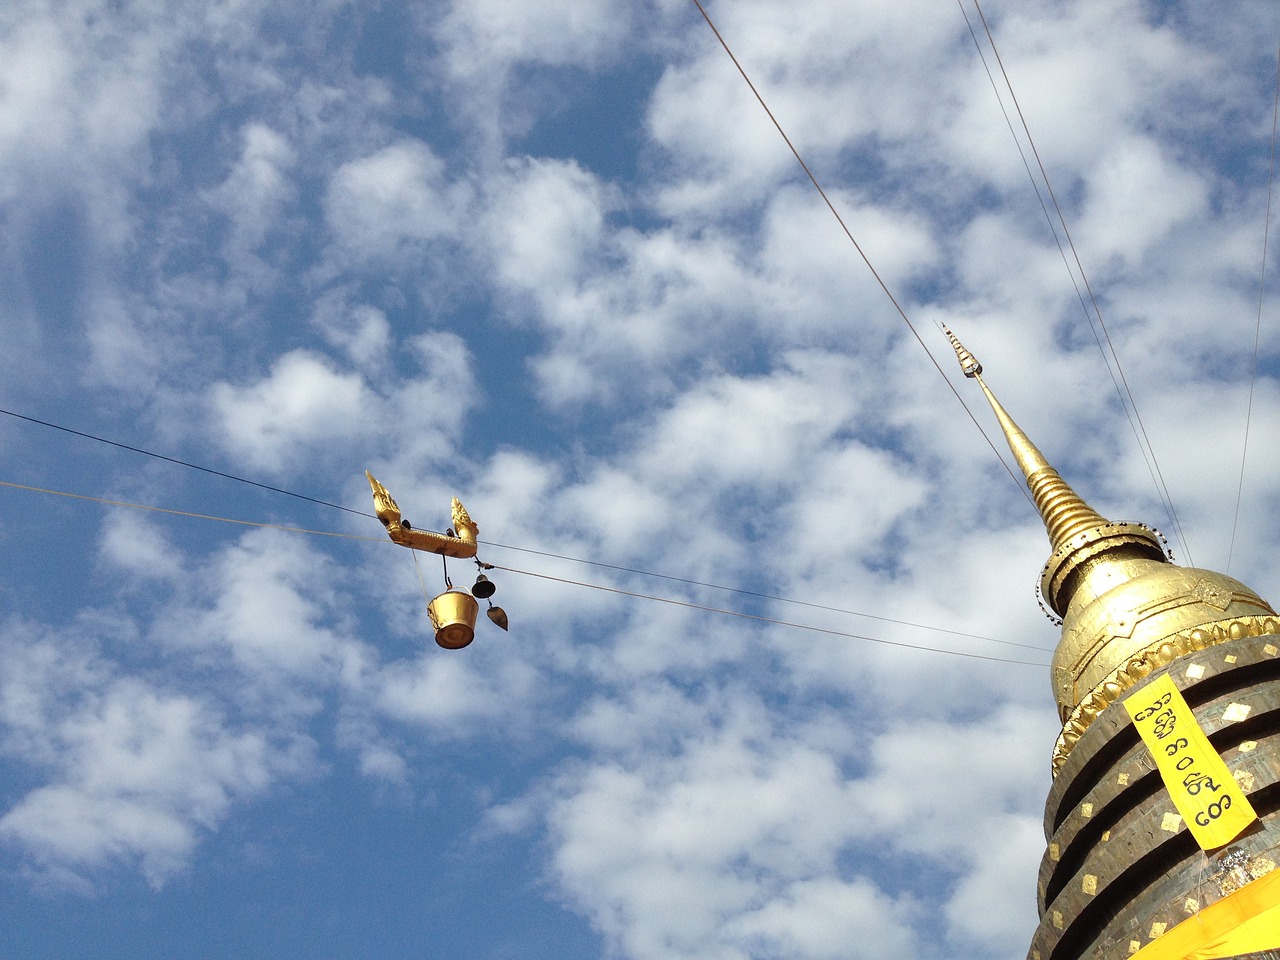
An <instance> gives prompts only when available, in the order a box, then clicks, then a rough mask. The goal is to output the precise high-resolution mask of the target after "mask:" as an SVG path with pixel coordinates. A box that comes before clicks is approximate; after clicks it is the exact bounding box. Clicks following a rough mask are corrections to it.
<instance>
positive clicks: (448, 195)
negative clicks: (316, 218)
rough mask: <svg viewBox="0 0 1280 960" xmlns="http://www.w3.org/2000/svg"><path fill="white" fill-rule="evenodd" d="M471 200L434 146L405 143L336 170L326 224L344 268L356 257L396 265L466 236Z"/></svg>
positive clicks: (406, 141)
mask: <svg viewBox="0 0 1280 960" xmlns="http://www.w3.org/2000/svg"><path fill="white" fill-rule="evenodd" d="M467 201H468V190H467V189H466V187H465V186H462V185H459V184H451V183H449V182H448V181H447V178H446V176H445V168H444V164H443V163H441V161H440V160H439V158H437V157H436V156H435V154H434V153H433V152H432V151H431V148H430V147H428V146H427V145H426V144H425V143H422V142H421V141H416V140H403V141H400V142H398V143H393V144H391V145H390V146H387V147H384V148H383V149H381V150H379V151H377V152H375V153H372V154H369V155H367V156H364V157H360V158H359V159H356V160H351V161H349V162H348V163H346V164H344V165H343V166H342V167H340V168H339V169H338V170H337V171H335V173H334V174H333V179H332V181H331V183H330V185H329V190H328V193H327V195H326V198H325V219H326V221H327V223H328V225H329V230H330V232H331V233H332V235H333V237H334V240H335V242H336V243H337V245H338V249H339V256H341V257H342V258H343V260H344V265H345V262H346V261H348V260H349V259H350V258H355V259H356V260H357V261H365V262H383V263H390V264H396V263H399V262H400V261H401V260H403V259H406V258H410V259H411V258H414V257H416V256H420V255H421V249H422V245H423V244H425V243H428V242H430V241H435V240H440V239H441V238H445V237H452V236H456V235H458V234H459V233H461V231H462V227H463V224H464V223H465V221H466V205H467Z"/></svg>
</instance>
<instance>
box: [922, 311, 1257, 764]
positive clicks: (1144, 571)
mask: <svg viewBox="0 0 1280 960" xmlns="http://www.w3.org/2000/svg"><path fill="white" fill-rule="evenodd" d="M943 332H944V333H946V335H947V339H948V340H950V341H951V346H952V347H953V348H954V350H955V352H956V358H957V359H958V360H959V361H960V368H961V369H962V370H963V371H964V375H965V376H966V377H969V378H970V379H973V380H977V381H978V385H979V386H980V387H981V388H982V392H983V393H984V394H985V395H986V398H987V402H988V403H989V404H990V405H991V409H992V411H993V412H994V413H995V416H996V420H997V421H999V423H1000V428H1001V430H1002V431H1003V432H1004V435H1005V439H1006V440H1007V441H1008V443H1009V449H1010V450H1011V451H1012V452H1013V456H1014V459H1015V460H1016V461H1017V464H1018V467H1019V469H1021V471H1022V475H1023V476H1024V477H1025V478H1026V481H1027V488H1028V489H1029V490H1030V491H1031V496H1032V499H1033V501H1034V502H1035V505H1036V509H1037V510H1038V511H1039V512H1040V517H1041V519H1042V520H1043V521H1044V525H1045V531H1046V532H1047V533H1048V536H1049V543H1050V546H1051V549H1052V553H1051V555H1050V557H1049V560H1048V562H1047V563H1045V565H1044V569H1043V571H1042V572H1041V576H1040V592H1041V595H1042V596H1043V597H1044V600H1045V602H1046V603H1047V604H1048V605H1049V606H1050V607H1051V608H1052V609H1053V610H1054V612H1055V613H1057V614H1058V616H1060V617H1061V618H1062V639H1061V641H1060V642H1059V643H1058V647H1057V649H1056V650H1055V651H1054V655H1053V689H1054V696H1055V697H1056V699H1057V701H1058V709H1059V715H1060V716H1061V717H1062V720H1063V732H1062V736H1061V737H1060V738H1059V741H1058V746H1057V748H1056V749H1055V751H1054V771H1055V773H1056V772H1057V770H1058V768H1059V767H1060V766H1061V764H1062V763H1063V761H1064V760H1065V759H1066V756H1067V753H1068V752H1069V751H1070V749H1071V747H1072V745H1073V744H1074V743H1075V742H1076V740H1078V739H1079V737H1080V735H1081V734H1082V733H1083V732H1084V730H1085V729H1087V727H1088V726H1089V724H1090V723H1091V722H1092V721H1093V719H1094V718H1095V717H1096V716H1097V715H1098V714H1099V713H1100V712H1101V711H1102V710H1103V709H1105V708H1106V707H1107V705H1109V704H1110V703H1112V702H1113V701H1115V700H1116V699H1117V698H1118V697H1119V696H1120V694H1121V693H1123V692H1124V690H1125V689H1127V688H1128V687H1129V686H1131V685H1132V684H1134V683H1136V682H1137V681H1138V680H1140V679H1142V678H1143V677H1145V676H1147V675H1148V674H1149V673H1150V672H1151V671H1152V670H1153V669H1156V668H1158V667H1160V666H1163V665H1164V664H1167V663H1169V662H1171V661H1172V660H1173V659H1175V658H1177V657H1179V656H1182V655H1183V654H1186V653H1189V652H1191V651H1193V650H1199V649H1203V648H1204V647H1206V646H1210V645H1212V644H1214V643H1220V642H1222V641H1224V640H1228V639H1234V638H1238V637H1242V636H1261V635H1262V634H1263V633H1265V632H1274V631H1276V630H1277V629H1280V622H1277V618H1276V614H1275V611H1274V610H1272V609H1271V607H1270V605H1269V604H1267V603H1266V601H1264V600H1263V599H1262V598H1260V597H1259V596H1258V595H1257V594H1256V593H1254V592H1253V591H1252V590H1251V589H1249V588H1248V587H1247V586H1245V585H1244V584H1243V583H1241V582H1240V581H1238V580H1235V579H1232V578H1231V577H1228V576H1225V575H1224V574H1220V573H1215V572H1213V571H1210V570H1198V569H1193V568H1187V567H1179V566H1177V565H1175V564H1173V563H1172V562H1170V560H1169V558H1168V557H1167V556H1166V555H1165V550H1164V546H1163V544H1162V542H1161V538H1160V537H1159V535H1158V534H1157V533H1156V532H1155V531H1154V530H1152V529H1151V528H1150V527H1148V526H1146V525H1145V524H1140V523H1120V522H1115V521H1110V520H1107V519H1106V518H1104V517H1103V516H1102V515H1101V514H1099V513H1097V512H1096V511H1095V510H1094V509H1093V508H1092V507H1090V506H1089V505H1088V504H1087V503H1085V502H1084V500H1083V499H1081V498H1080V496H1079V495H1078V494H1077V493H1076V492H1075V491H1074V490H1072V489H1071V487H1070V486H1068V484H1067V483H1066V481H1065V480H1063V479H1062V477H1060V476H1059V475H1058V472H1057V471H1056V470H1054V469H1053V467H1052V466H1050V465H1049V462H1048V460H1046V459H1045V457H1044V454H1042V453H1041V452H1040V451H1039V450H1038V449H1036V446H1035V444H1033V443H1032V442H1031V441H1030V440H1029V439H1028V438H1027V435H1026V434H1025V433H1023V431H1022V429H1021V428H1020V427H1019V426H1018V425H1017V424H1016V423H1014V421H1013V418H1012V417H1010V416H1009V414H1008V413H1007V412H1006V411H1005V409H1004V407H1002V406H1001V405H1000V402H999V401H998V400H996V398H995V395H994V394H993V393H992V392H991V390H990V388H989V387H988V386H987V384H986V383H985V382H984V381H983V379H982V364H980V363H979V362H978V361H977V359H976V358H975V357H974V356H973V354H972V353H970V352H969V351H968V350H966V349H965V348H964V346H963V345H962V344H961V343H960V341H959V340H958V339H957V338H956V336H955V335H954V334H953V333H952V332H951V331H950V330H948V329H947V328H946V327H943Z"/></svg>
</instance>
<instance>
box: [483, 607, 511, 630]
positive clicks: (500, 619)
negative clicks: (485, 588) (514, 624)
mask: <svg viewBox="0 0 1280 960" xmlns="http://www.w3.org/2000/svg"><path fill="white" fill-rule="evenodd" d="M485 615H486V616H487V617H488V618H489V619H490V620H492V621H493V622H494V623H496V624H497V625H498V626H500V627H501V628H502V629H503V630H506V629H508V623H507V611H505V610H503V609H502V608H501V607H495V606H494V605H493V601H492V600H490V601H489V609H488V610H486V611H485Z"/></svg>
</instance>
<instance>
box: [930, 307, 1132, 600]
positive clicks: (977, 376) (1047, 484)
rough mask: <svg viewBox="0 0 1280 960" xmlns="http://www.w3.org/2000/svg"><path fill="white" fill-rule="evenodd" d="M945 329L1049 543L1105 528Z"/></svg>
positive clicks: (1052, 597) (1048, 597)
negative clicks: (993, 421) (994, 422)
mask: <svg viewBox="0 0 1280 960" xmlns="http://www.w3.org/2000/svg"><path fill="white" fill-rule="evenodd" d="M942 330H943V332H944V333H945V334H946V335H947V339H948V340H950V341H951V346H952V347H953V348H954V349H955V352H956V359H958V360H959V361H960V369H961V370H963V371H964V375H965V376H966V377H969V378H970V379H973V380H977V381H978V386H980V387H981V388H982V392H983V394H985V395H986V398H987V402H988V403H989V404H990V405H991V409H992V411H993V412H994V413H995V415H996V420H997V421H999V423H1000V429H1001V430H1003V431H1004V437H1005V440H1007V441H1008V443H1009V449H1010V450H1011V451H1012V452H1013V458H1014V460H1016V461H1017V464H1018V468H1019V469H1020V470H1021V471H1022V475H1023V477H1024V478H1026V481H1027V488H1028V489H1029V490H1030V491H1031V496H1032V499H1033V500H1034V501H1035V505H1036V509H1037V510H1038V511H1039V512H1040V517H1041V519H1042V520H1044V526H1045V532H1046V533H1047V534H1048V535H1049V543H1050V544H1051V545H1052V548H1053V550H1054V551H1055V552H1056V551H1058V550H1059V549H1060V548H1061V547H1063V546H1064V545H1066V544H1067V543H1069V542H1070V541H1071V540H1072V539H1074V538H1075V537H1077V536H1079V535H1080V534H1082V533H1084V532H1085V531H1087V530H1092V529H1095V528H1097V527H1102V526H1105V525H1106V524H1107V520H1106V518H1105V517H1103V516H1102V515H1101V514H1099V513H1097V512H1096V511H1095V510H1094V509H1093V508H1092V507H1090V506H1089V505H1088V504H1087V503H1085V502H1084V500H1082V499H1081V498H1080V496H1079V494H1077V493H1076V492H1075V491H1074V490H1072V489H1071V487H1070V486H1068V484H1067V482H1066V481H1065V480H1063V479H1062V477H1061V476H1059V475H1058V471H1057V470H1055V469H1054V468H1053V467H1051V466H1050V465H1049V461H1048V460H1046V459H1045V456H1044V454H1042V453H1041V452H1040V451H1039V450H1038V449H1036V445H1035V444H1034V443H1032V442H1031V440H1030V439H1029V438H1028V437H1027V435H1026V434H1025V433H1023V432H1022V428H1021V427H1019V426H1018V425H1017V424H1016V423H1014V422H1013V418H1012V417H1010V416H1009V414H1008V413H1007V412H1005V409H1004V407H1002V406H1001V405H1000V401H998V400H997V399H996V397H995V394H993V393H992V392H991V389H990V388H989V387H988V386H987V385H986V383H985V382H984V381H983V379H982V364H980V363H979V362H978V361H977V359H976V358H975V357H974V355H973V354H972V353H970V352H969V351H968V350H966V349H965V347H964V345H963V344H962V343H961V342H960V341H959V339H958V338H957V337H956V335H955V334H954V333H952V332H951V331H950V330H949V329H948V328H946V327H943V328H942ZM1045 599H1046V600H1048V601H1049V603H1050V604H1051V605H1052V606H1053V607H1054V609H1055V610H1057V612H1058V614H1059V615H1061V614H1062V613H1063V610H1064V609H1065V606H1066V597H1058V596H1055V594H1054V591H1051V590H1048V591H1045Z"/></svg>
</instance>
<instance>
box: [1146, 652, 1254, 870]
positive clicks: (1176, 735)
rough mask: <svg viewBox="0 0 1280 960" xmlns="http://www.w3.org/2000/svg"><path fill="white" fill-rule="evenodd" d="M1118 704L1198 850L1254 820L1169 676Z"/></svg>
mask: <svg viewBox="0 0 1280 960" xmlns="http://www.w3.org/2000/svg"><path fill="white" fill-rule="evenodd" d="M1124 705H1125V709H1127V710H1128V711H1129V716H1131V717H1132V718H1133V725H1134V726H1135V727H1137V728H1138V733H1139V734H1141V735H1142V740H1143V742H1144V743H1146V745H1147V749H1148V750H1150V751H1151V756H1152V757H1154V758H1155V761H1156V768H1157V769H1158V770H1159V771H1160V776H1161V778H1162V779H1163V780H1164V785H1165V786H1166V787H1168V788H1169V795H1170V796H1171V797H1173V805H1174V806H1175V807H1177V808H1178V813H1180V814H1182V819H1183V820H1185V821H1186V823H1187V828H1188V829H1189V830H1190V831H1191V833H1192V835H1193V836H1195V838H1196V842H1197V843H1199V844H1200V846H1201V848H1203V849H1205V850H1212V849H1214V848H1215V847H1221V846H1224V845H1225V844H1228V843H1230V842H1231V841H1232V840H1234V839H1235V838H1236V837H1238V836H1239V835H1240V831H1242V830H1243V829H1244V828H1245V827H1247V826H1248V825H1249V824H1251V823H1252V822H1253V821H1254V820H1256V819H1258V815H1257V814H1256V813H1254V811H1253V807H1252V806H1250V804H1249V801H1248V799H1247V798H1246V797H1245V795H1244V791H1242V790H1241V789H1240V785H1239V784H1238V783H1236V781H1235V778H1234V777H1232V776H1231V771H1230V770H1228V769H1227V765H1226V764H1225V763H1224V762H1223V761H1222V757H1220V756H1218V753H1217V751H1216V750H1214V749H1213V745H1212V744H1211V743H1209V738H1208V737H1206V736H1205V733H1204V730H1203V729H1201V727H1200V724H1199V723H1198V722H1197V721H1196V717H1195V714H1194V713H1192V712H1191V708H1190V707H1189V706H1187V701H1186V700H1184V699H1183V698H1182V693H1181V691H1179V690H1178V688H1177V687H1176V686H1174V684H1173V678H1172V677H1170V676H1169V675H1168V674H1167V673H1166V674H1163V675H1161V676H1159V677H1157V678H1156V679H1155V680H1153V681H1152V682H1151V683H1149V684H1147V685H1146V686H1145V687H1143V688H1142V689H1141V690H1139V691H1138V692H1137V693H1134V694H1131V695H1130V696H1128V697H1126V698H1125V701H1124Z"/></svg>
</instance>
